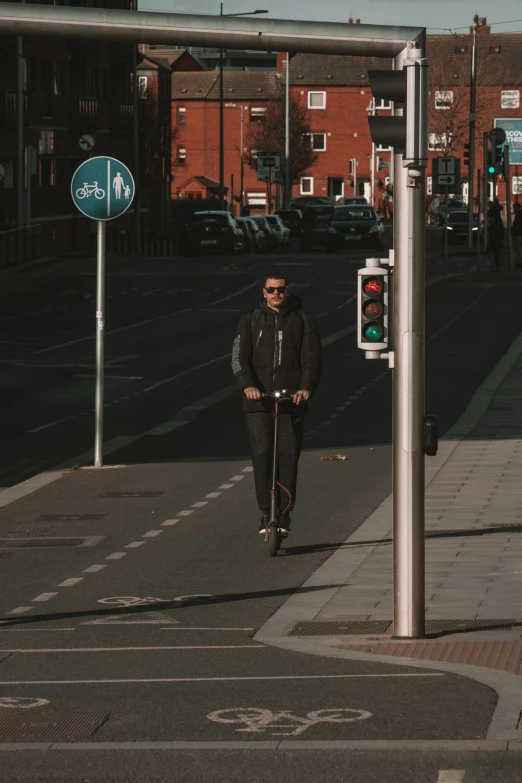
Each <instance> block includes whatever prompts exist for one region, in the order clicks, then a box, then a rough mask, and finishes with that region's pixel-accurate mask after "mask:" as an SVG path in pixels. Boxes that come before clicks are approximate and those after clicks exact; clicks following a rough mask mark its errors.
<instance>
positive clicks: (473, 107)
mask: <svg viewBox="0 0 522 783" xmlns="http://www.w3.org/2000/svg"><path fill="white" fill-rule="evenodd" d="M477 24H478V16H477V15H476V14H475V18H474V19H473V50H472V55H471V85H470V91H469V98H470V100H469V164H468V250H469V251H470V252H471V251H472V250H473V189H474V180H475V125H476V118H477ZM477 207H478V209H480V205H477Z"/></svg>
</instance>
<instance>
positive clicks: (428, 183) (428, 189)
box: [386, 177, 433, 196]
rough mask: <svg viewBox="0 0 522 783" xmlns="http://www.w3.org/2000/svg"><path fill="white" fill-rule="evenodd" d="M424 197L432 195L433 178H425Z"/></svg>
mask: <svg viewBox="0 0 522 783" xmlns="http://www.w3.org/2000/svg"><path fill="white" fill-rule="evenodd" d="M386 184H388V183H386ZM426 195H427V196H432V195H433V177H426Z"/></svg>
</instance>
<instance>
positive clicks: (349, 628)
mask: <svg viewBox="0 0 522 783" xmlns="http://www.w3.org/2000/svg"><path fill="white" fill-rule="evenodd" d="M390 625H391V620H347V621H346V622H344V623H343V622H329V623H327V622H324V623H321V622H315V621H310V622H307V623H296V624H295V625H294V627H293V628H292V630H291V631H290V632H289V634H288V636H337V635H344V634H346V635H349V636H358V635H359V634H368V633H371V634H373V633H386V631H387V630H388V628H389V627H390Z"/></svg>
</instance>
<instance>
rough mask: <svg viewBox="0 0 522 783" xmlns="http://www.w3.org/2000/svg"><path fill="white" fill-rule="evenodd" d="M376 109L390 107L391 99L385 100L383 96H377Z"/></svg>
mask: <svg viewBox="0 0 522 783" xmlns="http://www.w3.org/2000/svg"><path fill="white" fill-rule="evenodd" d="M375 108H376V109H391V101H387V100H386V99H385V98H377V100H376V102H375Z"/></svg>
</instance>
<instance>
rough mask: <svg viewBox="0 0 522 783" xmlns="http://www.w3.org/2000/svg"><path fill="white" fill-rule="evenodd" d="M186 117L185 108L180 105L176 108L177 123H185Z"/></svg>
mask: <svg viewBox="0 0 522 783" xmlns="http://www.w3.org/2000/svg"><path fill="white" fill-rule="evenodd" d="M186 119H187V110H186V109H185V108H182V107H181V106H180V108H179V109H178V124H179V125H185V121H186Z"/></svg>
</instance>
